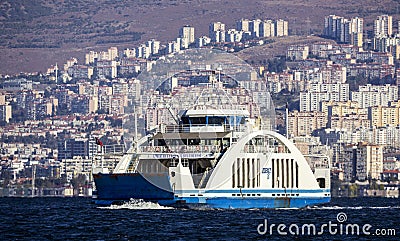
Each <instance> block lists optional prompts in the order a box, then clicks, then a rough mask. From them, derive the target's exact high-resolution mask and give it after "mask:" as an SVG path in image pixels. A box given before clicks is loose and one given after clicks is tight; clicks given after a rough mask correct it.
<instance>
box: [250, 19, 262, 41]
mask: <svg viewBox="0 0 400 241" xmlns="http://www.w3.org/2000/svg"><path fill="white" fill-rule="evenodd" d="M261 23H262V22H261V20H260V19H254V20H252V21H250V22H249V32H250V33H251V36H252V37H253V38H258V37H260V24H261Z"/></svg>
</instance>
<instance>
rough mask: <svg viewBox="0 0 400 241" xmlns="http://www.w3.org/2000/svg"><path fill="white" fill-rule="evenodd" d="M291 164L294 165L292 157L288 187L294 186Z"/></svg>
mask: <svg viewBox="0 0 400 241" xmlns="http://www.w3.org/2000/svg"><path fill="white" fill-rule="evenodd" d="M293 165H294V160H293V159H291V160H290V187H294V184H293V183H294V179H293V176H294V172H293Z"/></svg>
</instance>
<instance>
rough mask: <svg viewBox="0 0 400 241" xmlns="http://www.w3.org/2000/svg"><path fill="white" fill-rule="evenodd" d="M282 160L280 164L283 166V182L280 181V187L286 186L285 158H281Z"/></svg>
mask: <svg viewBox="0 0 400 241" xmlns="http://www.w3.org/2000/svg"><path fill="white" fill-rule="evenodd" d="M280 161H281V164H280V166H281V171H282V177H281V179H282V180H281V183H280V187H283V188H284V187H285V178H286V177H285V168H284V161H285V160H284V159H281V160H280Z"/></svg>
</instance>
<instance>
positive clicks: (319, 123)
mask: <svg viewBox="0 0 400 241" xmlns="http://www.w3.org/2000/svg"><path fill="white" fill-rule="evenodd" d="M326 117H327V115H326V113H323V112H317V111H312V112H298V111H294V112H290V113H289V116H288V134H289V136H290V137H296V136H310V135H311V133H312V132H313V131H314V130H317V129H321V128H325V127H326V123H327V118H326Z"/></svg>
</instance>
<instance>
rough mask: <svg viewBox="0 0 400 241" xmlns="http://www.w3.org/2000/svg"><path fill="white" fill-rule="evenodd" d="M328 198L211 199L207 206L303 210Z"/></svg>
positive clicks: (324, 201) (328, 199)
mask: <svg viewBox="0 0 400 241" xmlns="http://www.w3.org/2000/svg"><path fill="white" fill-rule="evenodd" d="M329 201H330V197H321V198H302V197H299V198H212V199H209V200H207V205H208V206H210V207H212V208H303V207H306V206H311V205H316V204H321V203H327V202H329Z"/></svg>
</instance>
